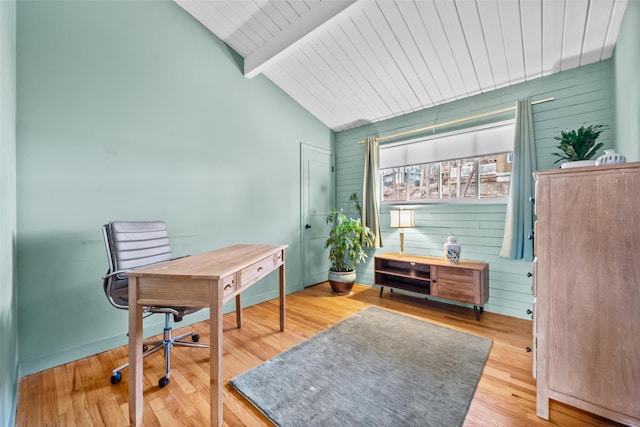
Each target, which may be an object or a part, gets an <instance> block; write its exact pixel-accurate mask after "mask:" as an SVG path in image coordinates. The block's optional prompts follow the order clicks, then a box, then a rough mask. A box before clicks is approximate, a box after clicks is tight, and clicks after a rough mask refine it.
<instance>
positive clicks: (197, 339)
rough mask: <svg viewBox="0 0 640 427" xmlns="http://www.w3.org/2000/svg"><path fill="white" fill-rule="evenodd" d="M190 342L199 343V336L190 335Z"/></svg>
mask: <svg viewBox="0 0 640 427" xmlns="http://www.w3.org/2000/svg"><path fill="white" fill-rule="evenodd" d="M191 341H193V342H198V341H200V334H193V335H191Z"/></svg>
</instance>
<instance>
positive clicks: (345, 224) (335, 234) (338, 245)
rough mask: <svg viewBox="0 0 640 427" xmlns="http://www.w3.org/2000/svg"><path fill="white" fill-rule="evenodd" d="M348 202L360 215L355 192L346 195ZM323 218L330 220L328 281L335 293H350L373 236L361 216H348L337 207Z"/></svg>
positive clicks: (328, 221)
mask: <svg viewBox="0 0 640 427" xmlns="http://www.w3.org/2000/svg"><path fill="white" fill-rule="evenodd" d="M351 205H353V207H354V208H355V210H356V212H357V213H358V216H360V214H361V212H362V210H361V208H360V203H359V202H358V196H357V195H356V193H353V194H352V195H351V197H349V208H351ZM347 213H348V211H347ZM326 221H327V224H328V223H333V227H332V228H331V231H330V233H329V238H328V239H327V240H326V242H325V243H324V247H325V249H329V261H331V267H330V268H329V283H330V284H331V289H332V291H333V294H334V295H349V294H351V289H352V288H353V284H354V283H355V281H356V267H357V266H358V264H360V262H362V261H363V260H364V259H365V258H366V257H367V254H366V253H365V251H364V248H366V247H371V246H373V241H374V237H375V236H374V234H373V232H372V231H371V229H370V228H369V227H367V226H366V225H364V224H362V220H361V219H360V218H357V219H354V218H351V217H349V216H347V215H345V214H344V213H343V212H342V210H340V211H338V210H337V209H336V208H333V209H331V213H329V215H327V218H326Z"/></svg>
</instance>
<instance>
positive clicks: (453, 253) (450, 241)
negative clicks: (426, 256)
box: [444, 236, 460, 264]
mask: <svg viewBox="0 0 640 427" xmlns="http://www.w3.org/2000/svg"><path fill="white" fill-rule="evenodd" d="M444 257H445V258H446V259H447V261H448V262H450V263H451V264H457V263H458V261H460V244H459V243H458V238H457V237H456V236H449V237H447V243H445V244H444Z"/></svg>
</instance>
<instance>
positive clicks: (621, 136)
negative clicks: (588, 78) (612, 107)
mask: <svg viewBox="0 0 640 427" xmlns="http://www.w3.org/2000/svg"><path fill="white" fill-rule="evenodd" d="M638 41H640V1H638V0H631V1H629V3H628V4H627V10H626V12H625V16H624V18H623V20H622V26H621V28H620V34H619V36H618V42H617V43H616V49H615V51H614V56H613V59H614V64H615V98H616V138H615V139H616V148H617V150H618V152H620V153H622V154H624V155H625V156H626V157H627V161H636V162H637V161H640V73H638V70H640V43H639V42H638Z"/></svg>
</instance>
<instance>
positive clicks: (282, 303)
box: [280, 251, 285, 331]
mask: <svg viewBox="0 0 640 427" xmlns="http://www.w3.org/2000/svg"><path fill="white" fill-rule="evenodd" d="M283 252H284V251H283ZM284 295H285V282H284V262H283V263H282V265H281V266H280V330H281V331H284V323H285V322H284V309H285V297H284Z"/></svg>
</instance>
